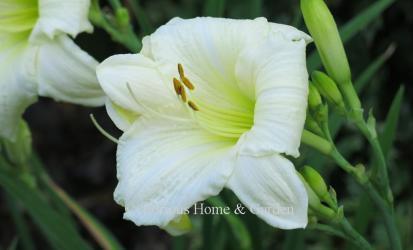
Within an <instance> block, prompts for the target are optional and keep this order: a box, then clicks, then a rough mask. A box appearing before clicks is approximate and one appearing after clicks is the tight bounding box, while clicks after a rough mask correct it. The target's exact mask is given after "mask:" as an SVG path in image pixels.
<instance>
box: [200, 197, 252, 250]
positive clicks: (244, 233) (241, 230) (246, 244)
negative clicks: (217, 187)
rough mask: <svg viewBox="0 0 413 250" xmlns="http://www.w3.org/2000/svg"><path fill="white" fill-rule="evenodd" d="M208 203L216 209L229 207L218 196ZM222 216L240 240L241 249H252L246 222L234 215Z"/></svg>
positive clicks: (210, 199)
mask: <svg viewBox="0 0 413 250" xmlns="http://www.w3.org/2000/svg"><path fill="white" fill-rule="evenodd" d="M207 202H208V203H209V204H211V205H212V206H216V207H226V206H227V205H226V204H225V202H224V201H223V200H222V199H221V198H220V197H218V196H214V197H210V198H209V199H208V200H207ZM222 216H224V219H225V220H226V221H227V223H228V225H229V227H230V228H231V231H232V234H233V235H234V236H235V238H236V239H237V240H238V242H239V247H240V249H252V241H251V236H250V234H249V232H248V229H247V227H246V226H245V224H244V222H243V221H242V220H241V219H240V218H238V217H237V216H236V215H234V214H232V213H229V214H223V215H222Z"/></svg>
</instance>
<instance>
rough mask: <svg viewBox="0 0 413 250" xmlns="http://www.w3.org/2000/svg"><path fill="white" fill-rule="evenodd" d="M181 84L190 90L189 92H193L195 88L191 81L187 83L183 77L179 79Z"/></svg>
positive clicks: (186, 79)
mask: <svg viewBox="0 0 413 250" xmlns="http://www.w3.org/2000/svg"><path fill="white" fill-rule="evenodd" d="M181 80H182V82H183V83H184V85H185V86H186V87H187V88H188V89H190V90H194V89H195V86H194V85H193V84H192V83H191V81H189V79H188V78H186V77H185V76H183V77H181Z"/></svg>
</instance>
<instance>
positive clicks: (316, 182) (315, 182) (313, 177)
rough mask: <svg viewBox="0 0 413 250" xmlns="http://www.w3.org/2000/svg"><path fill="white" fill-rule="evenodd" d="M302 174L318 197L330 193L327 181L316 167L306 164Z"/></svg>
mask: <svg viewBox="0 0 413 250" xmlns="http://www.w3.org/2000/svg"><path fill="white" fill-rule="evenodd" d="M301 174H302V175H303V177H304V179H305V180H306V181H307V183H308V185H310V187H311V189H313V190H314V192H315V193H316V194H317V196H318V197H320V198H321V197H323V196H325V195H328V188H327V185H326V183H325V182H324V179H323V177H322V176H321V175H320V174H319V173H318V172H317V171H316V170H315V169H314V168H312V167H310V166H304V167H303V168H302V169H301Z"/></svg>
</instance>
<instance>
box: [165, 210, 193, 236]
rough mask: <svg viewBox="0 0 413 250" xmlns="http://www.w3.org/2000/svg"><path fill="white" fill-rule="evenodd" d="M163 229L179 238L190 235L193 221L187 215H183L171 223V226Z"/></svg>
mask: <svg viewBox="0 0 413 250" xmlns="http://www.w3.org/2000/svg"><path fill="white" fill-rule="evenodd" d="M163 229H164V230H166V231H167V232H168V233H169V234H170V235H172V236H179V235H182V234H185V233H188V232H189V231H191V229H192V223H191V219H190V218H189V216H188V215H187V214H182V215H180V216H178V217H177V218H175V219H174V220H172V221H171V222H169V224H168V225H167V226H166V227H164V228H163Z"/></svg>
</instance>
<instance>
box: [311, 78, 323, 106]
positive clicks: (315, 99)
mask: <svg viewBox="0 0 413 250" xmlns="http://www.w3.org/2000/svg"><path fill="white" fill-rule="evenodd" d="M321 104H322V101H321V96H320V93H319V92H318V90H317V88H316V87H315V86H314V85H313V84H312V83H310V85H309V92H308V106H309V107H310V109H312V110H317V109H318V108H319V107H320V106H321Z"/></svg>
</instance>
